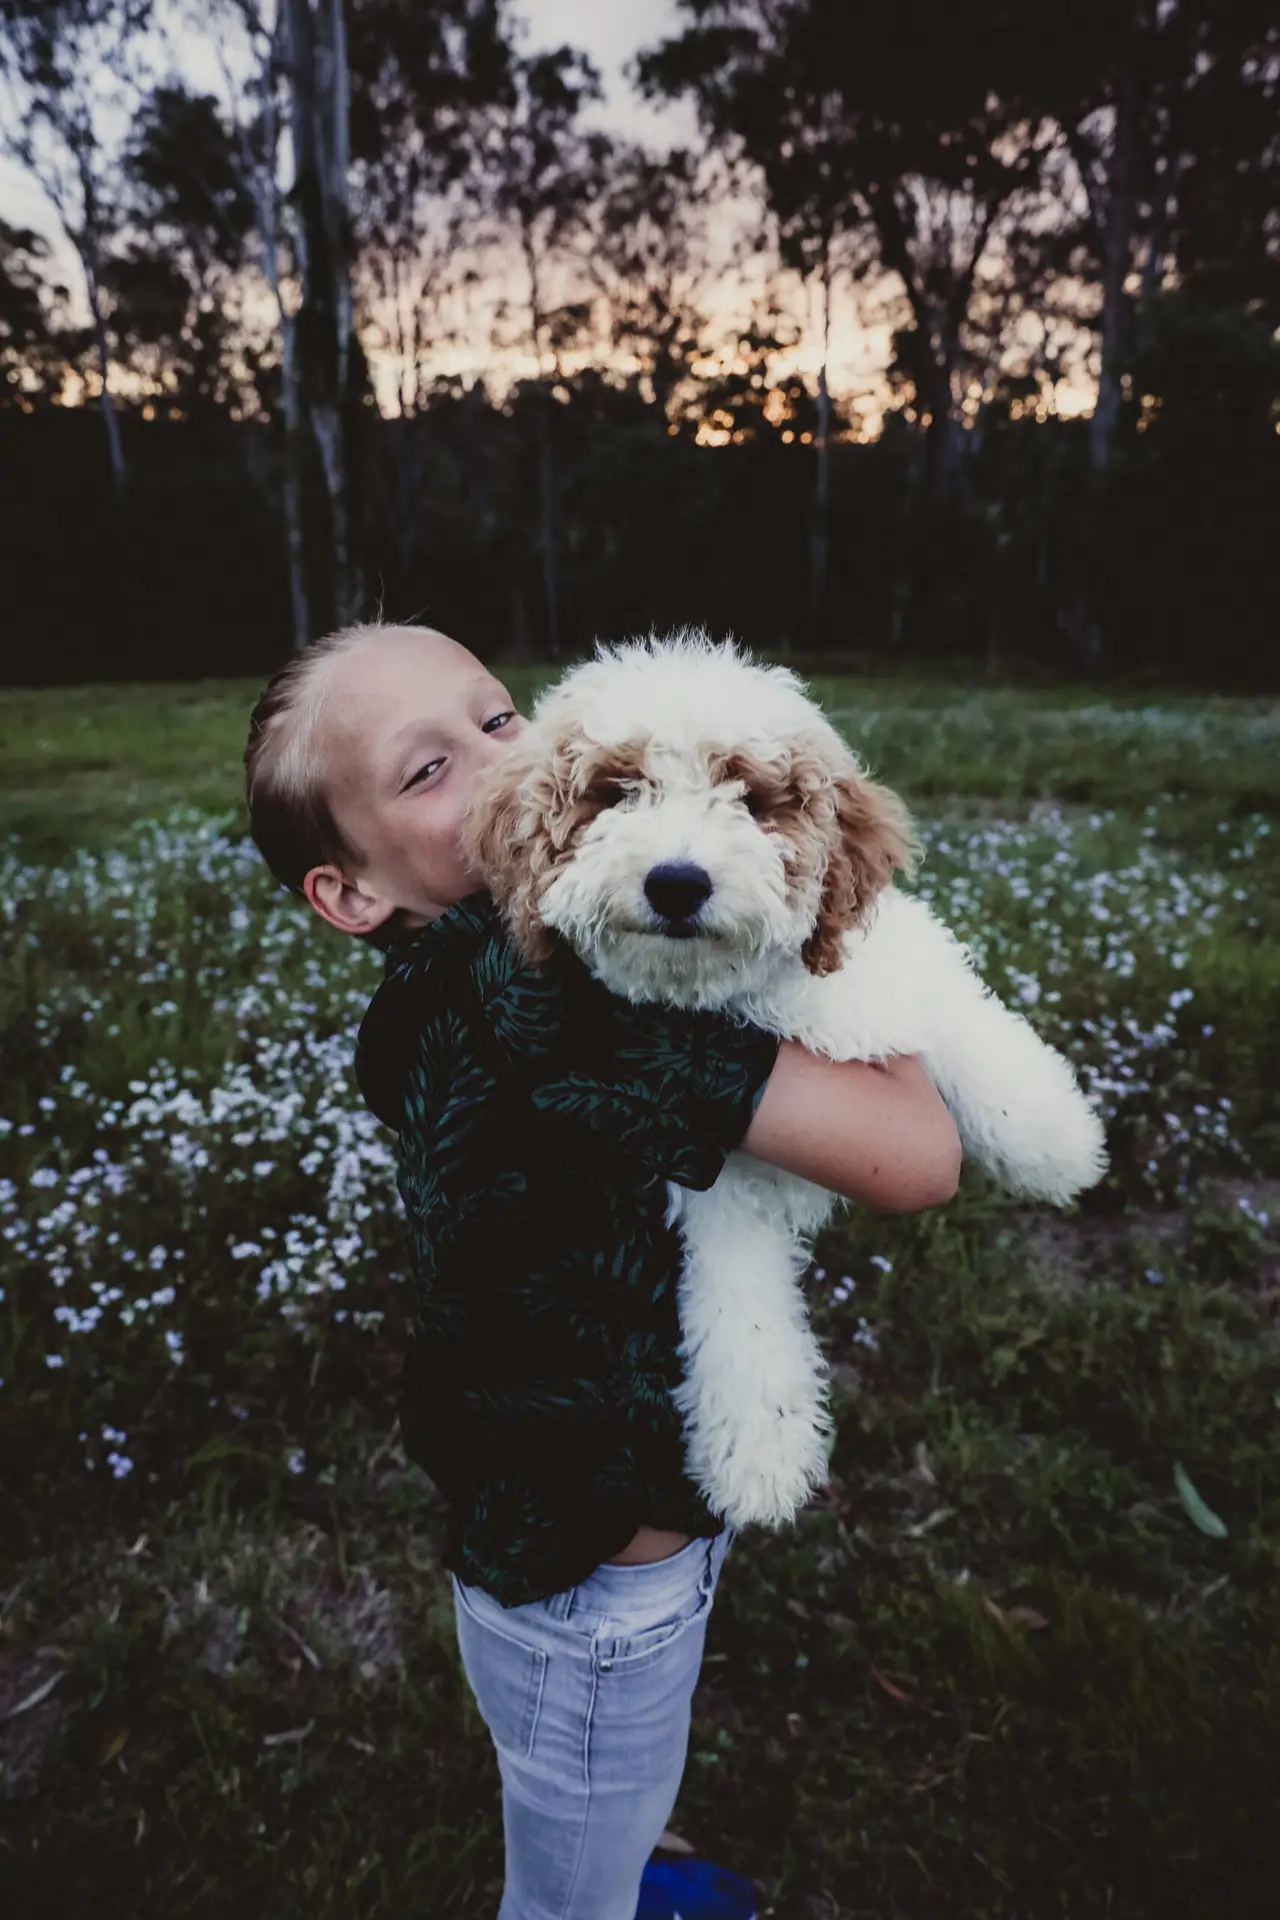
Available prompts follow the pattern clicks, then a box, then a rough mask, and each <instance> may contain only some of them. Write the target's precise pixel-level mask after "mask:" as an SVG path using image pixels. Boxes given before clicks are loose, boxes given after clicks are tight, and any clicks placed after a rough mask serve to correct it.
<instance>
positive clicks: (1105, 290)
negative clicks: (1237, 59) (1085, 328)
mask: <svg viewBox="0 0 1280 1920" xmlns="http://www.w3.org/2000/svg"><path fill="white" fill-rule="evenodd" d="M1136 120H1137V115H1136V99H1135V86H1134V76H1133V70H1132V67H1131V66H1127V67H1126V69H1125V71H1124V73H1123V74H1122V75H1121V78H1120V83H1119V87H1118V89H1117V99H1116V124H1115V134H1114V143H1113V148H1112V156H1111V170H1110V171H1111V180H1110V192H1109V194H1108V196H1107V209H1106V219H1105V224H1104V226H1103V230H1102V234H1101V236H1100V238H1101V241H1102V249H1101V251H1102V329H1101V354H1102V365H1101V369H1100V371H1099V375H1098V399H1097V403H1096V405H1095V406H1094V410H1093V419H1092V421H1091V422H1090V427H1089V459H1090V462H1091V464H1092V466H1093V469H1094V472H1095V473H1103V472H1105V470H1106V466H1107V462H1108V460H1109V458H1110V454H1111V442H1112V438H1113V436H1114V434H1115V429H1116V423H1117V422H1118V420H1119V418H1120V402H1121V393H1122V380H1123V375H1124V369H1125V359H1126V351H1127V345H1128V338H1127V336H1128V306H1127V302H1126V298H1125V290H1124V283H1125V280H1126V278H1127V276H1128V272H1129V253H1130V247H1131V244H1132V239H1133V210H1134V192H1135V185H1136V182H1135V162H1136V158H1137V156H1136V153H1135V150H1134V149H1135V140H1136V133H1137V126H1136Z"/></svg>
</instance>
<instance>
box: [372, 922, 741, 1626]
mask: <svg viewBox="0 0 1280 1920" xmlns="http://www.w3.org/2000/svg"><path fill="white" fill-rule="evenodd" d="M777 1049H778V1042H777V1040H776V1038H774V1037H773V1036H772V1035H769V1034H764V1033H761V1032H759V1031H758V1030H757V1029H756V1028H753V1027H746V1026H743V1025H741V1024H739V1023H738V1022H736V1021H733V1020H730V1019H728V1018H727V1017H724V1016H721V1015H716V1014H710V1013H686V1012H680V1011H676V1010H673V1009H670V1008H665V1007H657V1006H644V1007H637V1006H632V1005H631V1004H630V1003H629V1002H628V1001H626V1000H623V999H621V998H619V997H618V996H616V995H614V994H611V993H609V992H607V991H606V989H605V988H604V987H602V986H601V985H600V984H599V983H598V982H597V981H596V980H594V979H593V978H592V976H591V975H590V974H589V972H588V971H587V969H586V968H585V967H584V966H583V965H582V964H581V962H580V961H578V960H577V959H576V958H575V957H574V956H572V955H571V954H570V953H568V952H567V951H563V952H560V953H558V954H557V956H556V957H555V958H554V959H553V960H552V961H551V962H550V963H549V964H548V965H546V966H545V967H534V966H531V965H529V964H528V963H527V962H526V961H525V960H524V959H523V958H522V957H521V956H520V955H519V953H518V952H517V951H516V950H515V948H514V947H513V946H512V945H511V944H510V942H509V941H508V940H507V938H506V934H505V931H504V929H503V926H502V923H501V920H500V919H499V916H498V913H497V910H496V908H495V907H494V905H493V903H492V901H491V900H490V899H489V897H488V895H487V894H475V895H473V896H472V897H471V898H470V899H469V900H464V901H463V902H462V903H461V904H460V905H458V906H456V907H454V908H451V909H450V911H449V912H448V913H446V914H444V915H442V916H441V918H440V919H438V920H436V921H434V922H433V923H432V924H431V925H430V926H429V927H426V928H423V929H421V930H420V931H418V932H416V933H414V934H413V935H411V936H409V937H408V938H407V939H405V940H403V941H401V942H399V943H397V944H396V945H395V946H393V947H392V948H391V950H390V951H389V953H388V955H387V966H386V977H385V979H384V981H383V984H382V986H381V987H380V988H379V989H378V991H377V993H376V994H375V995H374V998H373V1001H372V1002H371V1004H370V1007H369V1011H368V1013H367V1014H366V1016H365V1019H364V1021H363V1023H362V1025H361V1028H360V1037H359V1044H358V1048H357V1054H356V1073H357V1078H358V1080H359V1084H360V1089H361V1092H362V1093H363V1095H364V1097H365V1099H366V1100H367V1102H368V1104H369V1105H370V1106H371V1107H372V1108H373V1110H374V1112H375V1113H376V1114H377V1115H378V1116H379V1118H380V1119H382V1120H384V1121H385V1122H386V1123H387V1125H388V1126H391V1127H394V1128H395V1129H396V1131H397V1132H398V1134H399V1149H398V1155H397V1165H398V1184H399V1188H400V1194H401V1197H402V1199H403V1201H404V1205H405V1211H406V1214H407V1216H408V1225H409V1235H410V1244H411V1252H412V1260H413V1268H414V1274H415V1279H416V1285H415V1296H414V1301H413V1309H414V1310H413V1315H412V1335H411V1338H410V1343H409V1350H408V1352H407V1354H406V1359H405V1369H404V1375H403V1382H402V1388H401V1403H400V1417H401V1428H402V1432H403V1435H404V1442H405V1448H406V1451H407V1452H408V1454H409V1456H410V1458H412V1459H413V1460H415V1461H417V1462H418V1463H419V1464H420V1465H421V1466H423V1467H424V1468H425V1469H426V1471H427V1473H428V1474H429V1475H430V1476H431V1478H432V1480H433V1481H434V1482H435V1484H436V1486H437V1487H438V1488H439V1489H440V1491H441V1493H442V1494H443V1495H444V1497H445V1499H446V1500H447V1501H448V1503H449V1510H450V1540H449V1552H448V1562H447V1564H448V1565H449V1566H450V1567H451V1568H452V1569H453V1571H454V1572H455V1573H457V1575H458V1577H459V1578H460V1579H462V1580H464V1581H466V1582H467V1583H468V1584H470V1585H475V1586H480V1587H483V1588H485V1589H486V1591H487V1592H489V1593H491V1594H492V1595H493V1596H494V1598H495V1599H497V1600H498V1601H500V1602H501V1603H502V1604H503V1605H504V1606H517V1605H521V1604H523V1603H524V1602H527V1601H530V1600H537V1599H543V1598H545V1597H546V1596H547V1595H548V1594H552V1593H558V1592H562V1591H563V1590H564V1589H565V1588H566V1587H571V1586H575V1585H576V1584H577V1583H578V1582H580V1581H582V1580H584V1579H586V1577H587V1575H588V1574H590V1573H591V1572H592V1571H593V1570H594V1569H595V1568H596V1567H597V1566H598V1565H599V1564H600V1562H601V1561H602V1560H607V1559H609V1558H611V1557H612V1556H613V1555H614V1554H617V1553H619V1552H620V1551H621V1549H622V1548H623V1547H624V1546H625V1545H626V1544H627V1542H628V1541H629V1540H630V1539H631V1537H632V1535H633V1534H634V1533H635V1531H636V1528H637V1527H638V1526H640V1525H641V1524H642V1523H648V1524H649V1525H651V1526H658V1527H669V1528H672V1529H676V1530H679V1531H681V1532H685V1533H692V1534H703V1535H712V1534H716V1533H719V1532H720V1531H721V1527H722V1524H723V1523H722V1522H721V1521H720V1520H719V1518H718V1517H717V1516H716V1515H714V1514H713V1513H712V1512H711V1511H710V1510H709V1508H708V1507H707V1506H706V1505H705V1503H704V1502H703V1500H702V1498H701V1496H700V1495H699V1493H698V1490H697V1488H696V1487H695V1486H694V1485H693V1483H692V1481H690V1480H689V1478H688V1477H687V1475H686V1473H685V1470H684V1449H683V1441H682V1435H681V1427H680V1418H679V1415H678V1414H677V1412H676V1409H675V1407H674V1405H673V1404H672V1400H671V1390H672V1388H673V1387H674V1386H676V1385H677V1384H678V1382H679V1380H680V1377H681V1370H680V1359H679V1353H678V1348H679V1342H680V1325H679V1318H678V1314H677V1306H676V1282H677V1277H678V1274H679V1270H680V1241H679V1234H678V1230H677V1229H676V1228H675V1227H673V1226H671V1225H669V1224H668V1221H667V1211H668V1197H667V1188H666V1183H667V1182H668V1181H669V1180H672V1181H676V1182H678V1183H679V1184H680V1185H682V1186H687V1187H699V1188H705V1187H709V1186H711V1185H712V1184H713V1182H714V1181H715V1179H716V1176H717V1174H718V1173H719V1171H720V1168H721V1167H722V1166H723V1164H724V1161H725V1158H726V1156H727V1155H728V1153H729V1152H730V1151H731V1150H732V1149H733V1148H734V1147H735V1146H737V1145H738V1144H739V1142H740V1141H741V1139H742V1137H743V1135H744V1134H745V1132H746V1130H747V1128H748V1126H749V1125H750V1122H751V1117H752V1114H753V1113H754V1111H755V1107H756V1104H757V1102H758V1101H759V1098H760V1095H761V1094H762V1092H763V1091H764V1087H765V1083H766V1081H767V1080H768V1077H769V1073H770V1071H771V1069H772V1067H773V1064H774V1060H775V1058H776V1056H777Z"/></svg>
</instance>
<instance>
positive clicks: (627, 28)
mask: <svg viewBox="0 0 1280 1920" xmlns="http://www.w3.org/2000/svg"><path fill="white" fill-rule="evenodd" d="M165 4H166V0H161V5H162V6H164V5H165ZM168 4H169V5H170V6H173V5H174V0H168ZM175 10H176V9H175ZM520 12H521V14H522V15H523V17H524V20H525V22H526V26H527V32H528V44H529V45H530V46H532V47H539V46H543V47H551V46H557V45H560V44H561V43H565V42H567V43H569V44H570V45H574V46H577V47H581V48H582V49H584V50H585V51H586V52H587V53H589V54H590V55H591V56H592V58H593V59H594V60H595V62H596V64H597V65H598V66H599V68H600V69H601V72H602V75H603V78H604V85H605V94H606V97H605V100H604V101H603V102H602V103H601V104H600V105H598V106H596V107H594V108H593V109H592V110H591V118H592V119H593V120H594V121H595V122H597V123H598V124H599V125H601V126H603V127H605V128H607V129H608V130H609V131H611V132H613V133H618V134H622V135H624V136H625V137H628V138H631V139H635V140H638V141H643V142H645V143H647V144H649V145H652V146H654V147H656V148H659V149H662V148H669V147H672V146H676V145H680V144H688V143H691V142H692V141H694V140H695V139H696V136H697V125H696V119H695V116H694V111H693V108H692V105H691V104H690V103H688V102H678V103H676V104H674V105H668V106H664V107H661V108H657V107H653V106H650V105H648V104H647V103H646V102H645V101H643V100H642V99H641V98H640V96H639V94H638V93H637V91H636V90H635V88H634V87H633V86H632V85H631V84H630V82H629V81H628V78H627V76H626V68H627V66H628V64H629V63H630V62H631V61H632V59H633V58H634V56H635V54H636V53H637V52H638V51H639V50H640V49H641V48H642V47H646V46H651V45H653V44H654V43H655V42H657V41H659V40H661V39H662V38H664V37H665V36H666V35H668V34H671V33H675V32H678V31H679V29H680V27H681V25H682V22H683V16H682V15H681V13H680V10H679V7H678V6H677V4H676V0H523V5H522V6H521V7H520ZM171 41H172V45H173V48H174V52H175V54H176V56H177V60H178V63H179V65H180V66H181V67H182V68H183V69H184V70H185V71H186V73H187V74H188V76H189V78H190V79H191V80H192V81H193V82H195V83H196V84H203V85H207V86H208V87H209V88H210V90H215V89H216V88H217V70H216V67H215V66H214V64H213V61H212V58H211V55H210V54H209V52H208V50H207V46H206V45H205V44H204V43H202V40H201V36H200V35H198V34H197V33H194V32H193V31H192V30H191V29H189V28H186V27H182V26H179V27H177V28H175V29H174V30H173V31H172V33H171ZM0 217H2V218H4V219H6V220H8V221H10V222H12V223H13V224H14V225H18V226H28V227H33V228H35V229H36V230H37V231H38V232H41V233H44V234H45V235H47V236H48V237H49V238H50V240H51V241H53V242H54V245H55V251H56V257H57V264H58V265H59V267H60V268H61V271H62V273H63V275H64V276H65V278H66V280H67V283H68V284H69V285H71V286H73V287H78V286H79V284H80V275H79V271H78V268H77V265H76V263H75V260H74V256H73V255H71V254H70V253H69V250H68V249H67V248H66V246H65V243H59V242H58V240H57V235H56V222H55V221H54V219H53V217H52V212H51V209H50V208H49V206H48V203H47V202H46V201H45V200H44V198H43V196H42V195H41V193H40V191H39V189H38V188H37V187H35V186H34V185H33V183H31V182H30V181H29V180H28V179H26V178H25V177H24V176H23V175H22V174H21V172H20V171H19V170H18V169H17V168H16V167H15V166H14V165H13V163H12V162H7V161H4V160H2V159H0ZM725 220H726V224H725V232H726V235H728V234H730V233H731V231H732V221H733V214H732V209H731V208H728V207H727V208H726V216H725ZM744 284H746V283H745V282H744V281H743V279H742V278H741V276H737V277H735V276H734V274H733V273H732V272H730V273H729V274H728V275H726V277H725V281H724V283H723V285H722V286H721V287H720V289H719V293H718V296H717V297H716V298H715V299H714V300H713V301H711V302H710V303H709V304H710V306H711V308H712V313H711V317H712V319H713V321H714V320H717V319H722V318H723V319H725V320H728V319H729V318H731V317H732V316H733V315H734V314H735V313H740V314H741V317H743V318H745V317H746V313H745V311H744V308H745V307H746V306H747V305H749V301H744V293H743V288H744ZM797 318H802V316H801V315H800V314H797ZM834 319H835V324H834V326H833V337H832V355H831V384H832V387H833V389H834V390H835V391H837V392H840V391H846V392H847V391H849V390H861V391H863V392H864V393H869V392H871V391H872V390H874V388H875V387H876V385H877V384H878V382H877V374H878V371H879V369H880V368H881V367H883V365H884V364H885V358H886V356H887V346H888V340H887V330H886V329H884V328H882V327H875V328H872V329H867V328H865V327H864V326H862V325H861V324H860V323H859V321H858V319H857V317H856V315H855V312H854V307H853V301H852V298H851V297H850V298H849V299H847V300H846V301H845V303H844V306H843V310H842V311H839V312H838V313H837V314H836V315H835V316H834ZM486 357H487V343H486V341H485V340H484V339H479V340H478V341H477V342H476V344H475V346H474V347H473V348H472V349H470V350H469V351H463V352H461V353H458V354H451V355H450V356H449V360H450V363H451V369H450V370H454V369H456V370H459V371H463V370H466V371H471V370H475V371H479V370H481V368H482V367H483V366H484V365H485V363H486ZM818 360H819V355H818V352H817V340H816V337H815V336H812V335H807V336H806V337H805V338H804V339H803V340H802V342H801V345H800V347H799V348H798V349H797V351H796V353H795V355H794V364H795V365H797V366H799V367H800V369H801V370H802V371H804V372H807V373H809V374H811V375H814V376H816V373H817V368H818ZM379 384H380V385H381V384H382V383H381V382H379ZM869 424H870V423H869Z"/></svg>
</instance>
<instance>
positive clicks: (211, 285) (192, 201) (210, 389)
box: [111, 82, 254, 413]
mask: <svg viewBox="0 0 1280 1920" xmlns="http://www.w3.org/2000/svg"><path fill="white" fill-rule="evenodd" d="M239 162H240V156H239V153H238V150H237V146H236V142H235V138H234V135H233V134H232V132H231V130H230V128H229V127H228V126H227V125H226V123H225V122H224V120H223V118H222V115H221V113H220V112H219V109H218V104H217V102H216V101H215V100H214V99H213V98H212V96H211V95H208V94H193V93H191V92H189V91H187V89H186V88H185V87H183V86H181V85H178V84H176V83H173V82H168V83H166V84H164V85H162V86H159V87H157V88H156V89H155V90H154V91H153V92H152V93H151V94H150V95H149V96H148V97H147V98H146V99H145V100H144V102H143V104H142V107H141V110H140V111H139V113H138V115H137V117H136V118H135V120H134V123H133V127H132V129H131V131H130V134H129V138H128V140H127V142H126V145H125V149H124V154H123V157H122V170H123V176H124V193H123V195H122V204H123V207H124V210H125V213H126V215H127V220H128V226H129V229H130V237H129V239H128V241H127V243H126V245H125V247H124V249H123V250H122V251H121V252H120V254H119V256H118V258H117V260H116V263H115V265H114V268H113V271H112V276H111V280H112V287H113V291H114V293H115V297H116V313H117V328H118V331H119V333H120V335H121V337H122V340H123V342H124V344H125V345H126V347H131V348H132V359H133V364H134V367H135V370H137V371H142V372H144V373H145V374H146V377H147V378H148V380H149V383H150V385H151V389H152V392H153V393H154V394H156V395H157V396H159V397H160V398H161V400H162V401H166V402H167V403H168V404H169V405H171V406H173V407H175V408H178V409H180V410H182V411H183V412H186V413H190V412H192V411H196V410H200V409H214V410H219V411H225V410H227V409H228V408H230V407H231V406H233V405H236V404H237V403H239V404H242V405H243V404H244V403H245V395H244V391H243V389H244V375H243V372H242V371H241V370H239V369H238V368H237V367H236V366H235V364H234V362H235V359H236V358H237V348H238V347H241V348H242V346H243V341H242V340H241V341H237V340H236V339H235V338H234V330H235V321H236V315H237V309H238V307H239V304H240V298H241V294H242V290H243V289H242V275H243V269H244V267H245V265H246V263H247V260H248V257H249V243H250V232H251V228H252V223H253V217H254V207H253V200H252V197H251V195H250V193H249V191H248V188H247V186H246V183H245V181H244V179H243V178H242V176H241V170H240V164H239ZM143 355H146V356H149V357H150V359H151V360H152V362H153V364H151V365H150V366H149V367H145V368H144V367H142V366H141V365H140V356H143Z"/></svg>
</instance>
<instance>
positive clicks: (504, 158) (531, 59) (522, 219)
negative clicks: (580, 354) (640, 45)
mask: <svg viewBox="0 0 1280 1920" xmlns="http://www.w3.org/2000/svg"><path fill="white" fill-rule="evenodd" d="M600 97H601V87H600V76H599V73H598V72H597V71H596V68H595V67H594V66H593V65H592V63H591V61H590V60H588V59H587V57H586V56H585V55H584V54H580V53H577V52H575V51H574V50H573V49H572V48H571V47H559V48H557V49H556V50H555V51H554V52H551V53H541V54H536V55H532V56H527V57H523V58H517V59H516V60H514V61H513V63H512V67H511V74H510V80H509V82H508V83H507V85H506V86H505V87H504V88H503V89H502V91H501V93H500V95H499V99H498V101H497V104H496V105H495V107H494V108H493V109H492V111H491V112H490V113H489V114H488V115H487V116H486V129H485V139H484V146H483V155H482V165H483V166H484V169H485V174H486V177H487V180H488V184H489V204H490V206H491V208H492V211H493V213H494V215H495V216H496V218H497V220H498V222H499V225H500V229H501V230H503V231H505V233H507V234H508V235H510V237H511V238H512V239H513V240H514V242H515V246H516V250H517V253H518V258H519V260H520V264H521V267H522V269H523V279H524V299H523V306H524V312H525V316H526V321H527V325H526V337H527V339H528V342H529V346H530V349H531V351H532V354H533V359H534V364H535V368H536V382H535V386H536V400H537V419H538V448H539V458H538V492H539V500H540V507H541V512H540V535H539V549H540V553H541V559H542V586H543V600H544V611H545V623H546V644H547V648H548V650H549V652H550V654H551V657H552V658H553V659H554V658H555V657H556V656H557V655H558V653H559V650H560V583H559V565H558V556H557V535H556V470H555V440H554V434H553V428H552V406H553V396H552V390H553V388H554V387H555V386H556V384H557V382H558V381H559V379H560V376H561V374H562V372H563V356H564V351H565V348H566V346H567V345H568V344H569V343H570V342H571V340H572V339H573V338H574V337H575V335H578V334H580V333H581V331H582V330H583V328H584V326H585V324H586V322H587V319H588V311H587V305H586V304H585V303H583V302H581V301H577V302H575V301H573V300H567V299H564V298H563V297H562V298H559V299H557V297H556V295H557V292H561V293H563V289H562V288H559V287H557V285H556V277H557V274H558V273H559V272H560V270H561V269H563V268H564V267H565V265H566V256H567V254H568V251H569V248H570V246H571V243H572V242H573V241H574V240H576V239H578V238H579V237H580V236H581V235H582V233H583V231H584V226H585V221H586V216H587V209H588V207H589V206H590V204H591V202H592V200H593V199H594V198H595V197H596V196H597V194H598V193H599V192H600V189H601V186H602V184H603V179H604V169H605V165H606V159H607V155H608V151H609V142H608V140H607V138H606V137H605V136H604V135H603V134H596V133H587V132H585V131H584V130H583V128H582V126H581V124H580V118H581V114H582V111H583V109H584V107H586V106H587V105H588V104H589V103H590V102H592V101H594V100H598V99H599V98H600Z"/></svg>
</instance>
